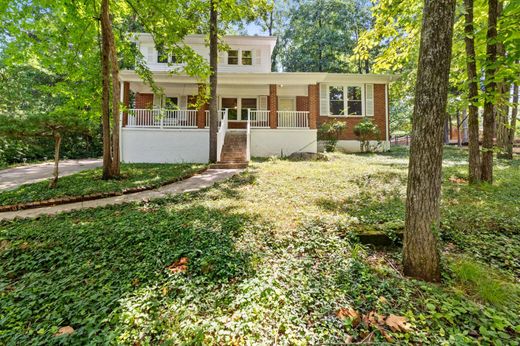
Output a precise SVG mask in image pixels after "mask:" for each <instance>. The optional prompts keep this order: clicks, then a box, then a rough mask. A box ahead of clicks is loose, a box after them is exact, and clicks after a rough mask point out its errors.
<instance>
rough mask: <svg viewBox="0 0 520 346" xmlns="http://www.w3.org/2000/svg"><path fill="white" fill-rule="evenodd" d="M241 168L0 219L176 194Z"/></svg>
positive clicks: (3, 215) (0, 215) (211, 171)
mask: <svg viewBox="0 0 520 346" xmlns="http://www.w3.org/2000/svg"><path fill="white" fill-rule="evenodd" d="M241 171H242V170H241V169H208V170H206V171H205V172H203V173H201V174H197V175H194V176H193V177H191V178H188V179H186V180H182V181H179V182H176V183H173V184H169V185H165V186H162V187H160V188H158V189H156V190H149V191H143V192H137V193H132V194H128V195H122V196H116V197H109V198H103V199H96V200H92V201H86V202H77V203H70V204H62V205H56V206H53V207H44V208H36V209H27V210H18V211H9V212H3V213H0V220H13V219H15V218H35V217H38V216H41V215H54V214H58V213H62V212H68V211H72V210H78V209H87V208H97V207H104V206H107V205H115V204H123V203H129V202H140V201H143V200H152V199H156V198H161V197H166V196H168V195H176V194H180V193H184V192H193V191H198V190H201V189H204V188H206V187H210V186H211V185H213V184H215V183H218V182H221V181H223V180H226V179H228V178H230V177H232V176H233V175H235V174H238V173H240V172H241Z"/></svg>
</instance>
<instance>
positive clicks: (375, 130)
mask: <svg viewBox="0 0 520 346" xmlns="http://www.w3.org/2000/svg"><path fill="white" fill-rule="evenodd" d="M353 132H354V134H355V135H356V136H357V137H358V139H359V141H360V142H361V143H360V146H361V152H362V153H367V152H370V151H373V150H375V149H376V148H372V147H371V146H370V140H379V136H380V134H381V131H380V130H379V127H377V125H376V124H375V123H374V122H373V121H372V120H371V119H369V118H363V120H361V121H360V122H359V123H357V124H356V126H354V131H353Z"/></svg>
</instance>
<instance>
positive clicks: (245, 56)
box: [242, 50, 253, 65]
mask: <svg viewBox="0 0 520 346" xmlns="http://www.w3.org/2000/svg"><path fill="white" fill-rule="evenodd" d="M242 65H253V52H252V51H250V50H243V51H242Z"/></svg>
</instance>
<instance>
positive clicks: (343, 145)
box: [318, 140, 390, 153]
mask: <svg viewBox="0 0 520 346" xmlns="http://www.w3.org/2000/svg"><path fill="white" fill-rule="evenodd" d="M377 143H378V141H370V146H371V147H375V146H377ZM336 148H337V149H338V150H341V151H345V152H347V153H359V152H360V151H361V146H360V142H359V141H357V140H341V141H338V144H337V145H336ZM318 149H319V150H320V151H324V150H325V145H324V142H322V141H320V142H319V143H318ZM388 150H390V142H389V141H381V144H380V147H379V148H378V150H377V151H388Z"/></svg>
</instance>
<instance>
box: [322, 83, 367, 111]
mask: <svg viewBox="0 0 520 346" xmlns="http://www.w3.org/2000/svg"><path fill="white" fill-rule="evenodd" d="M373 113H374V85H373V84H331V85H328V84H322V85H320V114H321V115H329V116H354V117H359V116H373V115H374V114H373Z"/></svg>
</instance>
